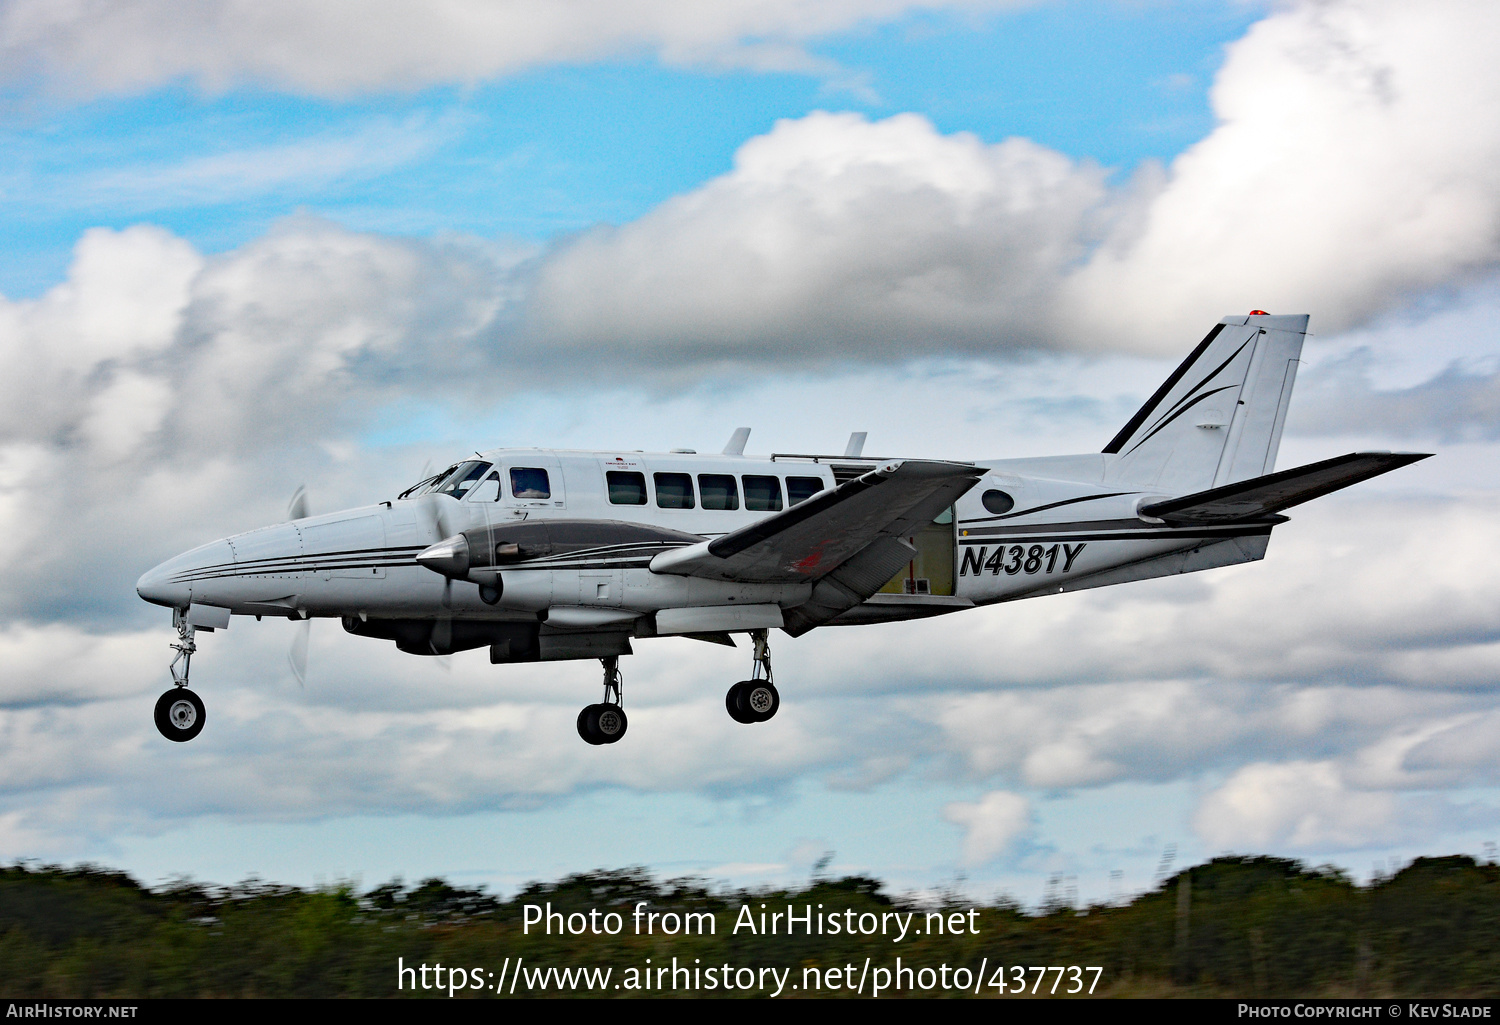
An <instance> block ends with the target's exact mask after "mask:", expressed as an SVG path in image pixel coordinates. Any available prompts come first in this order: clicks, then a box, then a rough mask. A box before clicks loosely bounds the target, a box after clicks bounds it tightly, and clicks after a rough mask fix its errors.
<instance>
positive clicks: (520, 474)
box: [510, 466, 552, 498]
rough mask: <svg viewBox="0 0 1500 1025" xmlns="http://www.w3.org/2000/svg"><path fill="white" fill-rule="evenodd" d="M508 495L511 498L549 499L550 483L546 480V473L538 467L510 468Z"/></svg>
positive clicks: (550, 493)
mask: <svg viewBox="0 0 1500 1025" xmlns="http://www.w3.org/2000/svg"><path fill="white" fill-rule="evenodd" d="M510 495H511V497H512V498H551V497H552V482H551V481H550V480H548V478H547V471H546V470H544V469H542V468H541V467H539V466H512V467H511V468H510Z"/></svg>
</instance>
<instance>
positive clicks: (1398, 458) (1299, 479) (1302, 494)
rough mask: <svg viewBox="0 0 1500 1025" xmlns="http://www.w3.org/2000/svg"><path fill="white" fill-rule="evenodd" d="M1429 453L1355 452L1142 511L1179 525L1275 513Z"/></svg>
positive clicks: (1424, 457) (1203, 492)
mask: <svg viewBox="0 0 1500 1025" xmlns="http://www.w3.org/2000/svg"><path fill="white" fill-rule="evenodd" d="M1431 454H1432V453H1430V452H1351V453H1349V454H1348V455H1346V456H1338V457H1337V458H1334V459H1325V460H1323V461H1322V462H1320V463H1309V464H1308V465H1306V466H1297V467H1294V468H1292V469H1290V470H1282V471H1280V472H1279V473H1270V474H1267V475H1266V476H1264V477H1253V478H1251V479H1250V480H1244V481H1239V482H1238V483H1235V484H1228V485H1225V486H1224V487H1222V488H1214V489H1212V490H1210V491H1200V492H1198V493H1197V494H1194V495H1184V496H1183V497H1181V498H1172V499H1168V500H1167V501H1165V502H1153V503H1151V504H1150V505H1143V506H1141V510H1140V511H1141V514H1142V515H1143V516H1153V517H1156V518H1157V519H1160V520H1165V521H1166V522H1167V523H1169V524H1171V525H1172V526H1174V527H1187V526H1202V525H1206V524H1213V523H1236V522H1240V521H1242V520H1254V519H1260V518H1262V517H1265V516H1271V515H1274V514H1275V513H1278V512H1280V511H1281V510H1283V509H1290V508H1291V507H1292V506H1294V505H1301V504H1302V503H1303V502H1310V501H1312V500H1313V499H1314V498H1322V497H1323V496H1324V495H1329V494H1332V493H1333V492H1335V491H1339V490H1341V489H1343V488H1347V487H1349V485H1351V484H1358V483H1359V482H1360V481H1365V480H1369V479H1370V478H1371V477H1378V476H1380V475H1381V474H1382V473H1389V472H1390V471H1391V470H1396V469H1399V468H1401V467H1403V466H1406V465H1407V464H1408V463H1415V462H1416V461H1417V460H1419V459H1426V458H1427V457H1428V456H1429V455H1431Z"/></svg>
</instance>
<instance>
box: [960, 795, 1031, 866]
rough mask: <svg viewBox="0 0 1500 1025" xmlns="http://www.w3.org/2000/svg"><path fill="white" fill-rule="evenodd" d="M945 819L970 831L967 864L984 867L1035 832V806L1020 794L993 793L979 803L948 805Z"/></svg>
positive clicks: (965, 850) (967, 832) (966, 847)
mask: <svg viewBox="0 0 1500 1025" xmlns="http://www.w3.org/2000/svg"><path fill="white" fill-rule="evenodd" d="M943 818H945V819H947V820H948V821H949V822H952V823H953V824H954V825H958V826H963V827H964V829H965V831H966V832H965V835H964V849H963V863H964V864H965V865H969V866H977V865H984V864H987V863H989V862H991V861H994V860H995V859H996V858H998V857H999V856H1000V855H1002V854H1004V853H1005V852H1006V850H1008V849H1009V848H1010V847H1011V845H1013V844H1014V843H1015V842H1016V841H1017V840H1018V839H1020V838H1021V836H1022V835H1024V834H1025V833H1026V832H1027V831H1028V830H1029V829H1030V828H1031V802H1030V801H1028V800H1026V798H1024V797H1022V796H1020V795H1019V794H1011V793H1007V792H1006V791H1004V790H993V791H991V792H989V793H987V794H985V795H984V797H982V798H980V799H979V801H978V802H977V803H970V802H966V801H954V802H952V803H951V804H948V805H945V806H944V807H943Z"/></svg>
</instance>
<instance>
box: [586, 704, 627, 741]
mask: <svg viewBox="0 0 1500 1025" xmlns="http://www.w3.org/2000/svg"><path fill="white" fill-rule="evenodd" d="M589 725H590V726H591V727H592V728H593V732H594V735H595V736H597V737H598V738H599V741H598V742H599V743H601V744H613V743H614V742H615V741H617V740H619V739H620V738H621V737H623V736H625V730H626V728H627V727H628V726H629V725H630V720H628V719H627V718H626V717H625V709H623V708H621V707H620V706H619V705H595V706H594V713H593V715H591V716H590V717H589Z"/></svg>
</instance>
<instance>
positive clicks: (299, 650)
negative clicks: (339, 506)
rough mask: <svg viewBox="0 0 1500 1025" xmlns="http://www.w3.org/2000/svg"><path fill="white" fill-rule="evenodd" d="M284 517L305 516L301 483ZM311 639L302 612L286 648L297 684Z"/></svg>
mask: <svg viewBox="0 0 1500 1025" xmlns="http://www.w3.org/2000/svg"><path fill="white" fill-rule="evenodd" d="M286 518H287V519H288V520H301V519H306V518H307V488H306V486H304V485H302V484H298V485H297V490H296V491H294V492H292V500H291V501H290V502H288V503H287V504H286ZM310 640H312V620H311V619H309V618H307V617H306V616H305V614H304V617H303V619H302V620H301V621H300V622H299V623H297V625H296V626H295V627H294V628H293V632H292V646H291V647H290V648H289V649H288V650H287V653H286V661H287V665H289V666H291V668H292V675H293V676H295V677H296V678H297V686H299V687H302V688H304V689H306V687H307V645H308V642H309V641H310Z"/></svg>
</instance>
